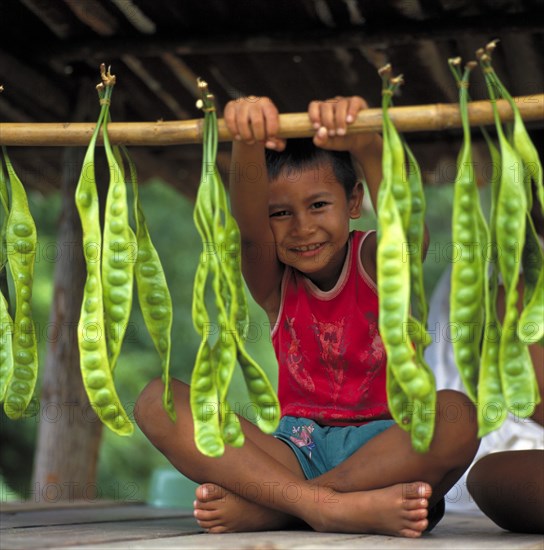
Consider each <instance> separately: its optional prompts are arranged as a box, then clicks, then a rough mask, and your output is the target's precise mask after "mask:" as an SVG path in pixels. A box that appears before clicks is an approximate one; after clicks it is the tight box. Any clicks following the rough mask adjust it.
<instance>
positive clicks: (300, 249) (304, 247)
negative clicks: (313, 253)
mask: <svg viewBox="0 0 544 550" xmlns="http://www.w3.org/2000/svg"><path fill="white" fill-rule="evenodd" d="M319 247H320V245H319V244H311V245H309V246H299V247H297V248H296V249H295V250H298V251H300V252H307V251H308V250H315V249H316V248H319Z"/></svg>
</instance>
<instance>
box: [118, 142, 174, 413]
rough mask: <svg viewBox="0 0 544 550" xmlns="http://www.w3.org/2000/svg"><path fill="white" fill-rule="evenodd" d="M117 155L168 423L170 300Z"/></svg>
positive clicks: (135, 177) (132, 172) (142, 303)
mask: <svg viewBox="0 0 544 550" xmlns="http://www.w3.org/2000/svg"><path fill="white" fill-rule="evenodd" d="M121 152H122V154H123V156H124V157H125V159H126V160H127V163H128V165H129V171H130V180H131V182H132V192H133V196H134V219H135V221H136V244H137V249H138V256H137V259H136V265H135V268H134V274H135V278H136V287H137V291H138V300H139V303H140V309H141V310H142V315H143V318H144V322H145V325H146V327H147V330H148V332H149V335H150V336H151V339H152V341H153V344H154V346H155V348H156V350H157V353H158V354H159V357H160V359H161V370H162V380H163V382H164V395H163V406H164V408H165V410H166V412H167V413H168V416H170V418H171V419H172V421H175V420H176V411H175V408H174V400H173V396H172V390H171V387H170V351H171V348H172V336H171V334H172V321H173V308H172V298H171V296H170V291H169V289H168V284H167V282H166V277H165V275H164V270H163V267H162V263H161V260H160V258H159V254H158V253H157V250H156V249H155V246H154V245H153V241H152V240H151V235H150V234H149V229H148V227H147V223H146V219H145V214H144V210H143V207H142V204H141V201H140V195H139V192H138V174H137V172H136V166H135V164H134V162H133V161H132V159H131V157H130V155H129V152H128V150H127V148H126V147H121Z"/></svg>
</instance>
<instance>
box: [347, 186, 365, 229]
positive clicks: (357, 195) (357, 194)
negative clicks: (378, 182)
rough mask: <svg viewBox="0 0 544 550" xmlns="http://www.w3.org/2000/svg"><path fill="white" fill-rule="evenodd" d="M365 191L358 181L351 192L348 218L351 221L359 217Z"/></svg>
mask: <svg viewBox="0 0 544 550" xmlns="http://www.w3.org/2000/svg"><path fill="white" fill-rule="evenodd" d="M364 194H365V190H364V187H363V184H362V183H361V182H360V181H358V182H357V183H356V184H355V187H354V188H353V191H352V192H351V197H350V198H349V202H348V206H349V217H350V218H351V219H352V220H356V219H358V218H360V217H361V205H362V203H363V196H364Z"/></svg>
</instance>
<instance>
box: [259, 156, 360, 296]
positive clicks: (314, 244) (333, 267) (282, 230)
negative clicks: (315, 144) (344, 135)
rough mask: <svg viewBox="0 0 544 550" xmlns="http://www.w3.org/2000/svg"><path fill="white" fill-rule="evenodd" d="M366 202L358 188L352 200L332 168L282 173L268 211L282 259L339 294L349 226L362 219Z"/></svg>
mask: <svg viewBox="0 0 544 550" xmlns="http://www.w3.org/2000/svg"><path fill="white" fill-rule="evenodd" d="M362 196H363V191H362V186H361V184H357V185H356V186H355V187H354V189H353V192H352V194H351V197H350V198H349V199H348V198H347V197H346V193H345V191H344V187H343V186H342V185H341V184H340V182H339V181H338V180H337V179H336V177H335V175H334V172H333V169H332V166H331V165H330V164H324V165H320V166H313V167H309V168H307V169H304V170H296V171H293V172H292V173H289V174H287V173H286V172H285V171H284V172H282V174H280V177H278V178H276V179H275V180H273V181H272V182H271V183H270V197H269V206H268V212H269V216H270V227H271V229H272V233H273V234H274V240H275V243H276V252H277V254H278V259H279V260H280V261H281V262H282V263H284V264H286V265H289V266H291V267H293V268H295V269H298V270H299V271H301V272H302V273H304V274H305V275H306V276H307V277H309V278H310V279H311V280H312V281H313V282H314V283H315V284H316V285H317V286H318V287H319V288H320V289H322V290H330V289H331V288H333V287H334V285H335V284H336V281H337V280H338V277H339V275H340V272H341V270H342V266H343V263H344V259H345V253H346V244H347V241H348V238H349V230H350V228H349V220H350V219H355V218H358V217H359V215H360V209H361V200H362Z"/></svg>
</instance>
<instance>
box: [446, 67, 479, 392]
mask: <svg viewBox="0 0 544 550" xmlns="http://www.w3.org/2000/svg"><path fill="white" fill-rule="evenodd" d="M472 68H473V65H472V64H470V63H469V64H467V65H466V66H465V71H464V74H463V78H462V80H461V85H460V91H459V102H460V108H461V117H462V122H463V146H462V149H461V151H460V153H459V156H458V159H457V174H456V178H455V188H454V202H453V215H452V238H453V241H454V242H455V243H456V245H457V246H458V247H459V250H460V254H459V259H458V261H456V262H454V263H453V266H452V274H451V291H450V303H451V310H450V322H451V324H452V326H453V327H456V329H457V335H458V337H457V338H456V339H455V340H454V342H453V352H454V356H455V361H456V364H457V368H458V370H459V374H460V376H461V380H462V381H463V384H464V386H465V389H466V392H467V394H468V396H469V397H470V398H471V399H472V400H473V401H476V395H477V382H478V370H479V365H480V342H481V337H482V330H483V325H484V322H483V321H484V319H483V314H484V310H483V308H482V303H481V297H482V295H483V293H484V284H485V275H486V274H485V264H484V261H483V255H482V253H481V250H480V246H481V244H482V237H483V235H482V234H481V233H482V223H481V222H482V215H481V210H480V201H479V197H478V190H477V187H476V182H475V176H474V165H473V162H472V152H471V138H470V124H469V121H468V108H467V88H468V82H469V75H470V71H471V69H472Z"/></svg>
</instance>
